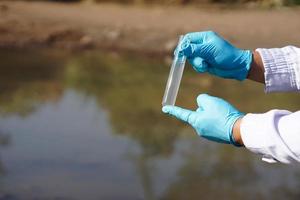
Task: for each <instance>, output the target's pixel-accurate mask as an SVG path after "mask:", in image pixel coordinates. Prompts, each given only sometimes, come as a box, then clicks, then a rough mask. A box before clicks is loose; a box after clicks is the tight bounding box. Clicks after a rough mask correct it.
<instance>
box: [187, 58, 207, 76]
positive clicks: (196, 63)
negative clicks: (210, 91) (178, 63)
mask: <svg viewBox="0 0 300 200" xmlns="http://www.w3.org/2000/svg"><path fill="white" fill-rule="evenodd" d="M188 61H189V62H190V64H191V65H192V66H193V68H194V70H196V71H197V72H200V73H204V72H207V71H208V64H207V62H205V61H204V60H203V59H202V58H200V57H194V58H189V59H188Z"/></svg>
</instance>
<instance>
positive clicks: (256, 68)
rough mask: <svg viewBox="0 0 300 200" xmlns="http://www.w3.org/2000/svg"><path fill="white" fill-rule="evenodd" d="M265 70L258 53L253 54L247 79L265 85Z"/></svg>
mask: <svg viewBox="0 0 300 200" xmlns="http://www.w3.org/2000/svg"><path fill="white" fill-rule="evenodd" d="M264 73H265V68H264V65H263V62H262V59H261V56H260V54H259V53H258V52H257V51H253V52H252V63H251V67H250V70H249V73H248V76H247V79H250V80H253V81H256V82H260V83H263V84H264V83H265V76H264Z"/></svg>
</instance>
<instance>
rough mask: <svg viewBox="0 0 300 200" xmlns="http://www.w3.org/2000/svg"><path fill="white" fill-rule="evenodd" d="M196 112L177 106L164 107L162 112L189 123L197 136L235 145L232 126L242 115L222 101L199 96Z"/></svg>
mask: <svg viewBox="0 0 300 200" xmlns="http://www.w3.org/2000/svg"><path fill="white" fill-rule="evenodd" d="M197 104H198V109H197V110H196V111H192V110H187V109H183V108H180V107H177V106H164V107H163V108H162V111H163V112H164V113H167V114H169V115H171V116H174V117H176V118H178V119H180V120H182V121H184V122H187V123H189V124H190V125H191V126H192V127H193V128H194V129H195V130H196V131H197V133H198V135H200V136H202V137H204V138H206V139H209V140H212V141H215V142H221V143H227V144H228V143H230V144H234V145H236V146H239V145H237V144H236V143H235V141H234V139H233V137H232V129H233V125H234V123H235V122H236V120H237V119H239V118H240V117H243V116H244V114H243V113H241V112H239V111H238V110H237V109H236V108H235V107H233V106H232V105H231V104H229V103H228V102H226V101H224V100H223V99H220V98H217V97H213V96H209V95H207V94H201V95H199V96H198V97H197Z"/></svg>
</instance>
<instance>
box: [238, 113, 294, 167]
mask: <svg viewBox="0 0 300 200" xmlns="http://www.w3.org/2000/svg"><path fill="white" fill-rule="evenodd" d="M241 137H242V140H243V142H244V145H245V146H246V147H247V148H248V149H249V150H250V151H252V152H254V153H258V154H261V155H263V160H264V161H267V162H276V161H279V162H282V163H293V162H300V111H298V112H295V113H291V112H289V111H287V110H271V111H269V112H267V113H264V114H247V115H245V116H244V118H243V119H242V123H241Z"/></svg>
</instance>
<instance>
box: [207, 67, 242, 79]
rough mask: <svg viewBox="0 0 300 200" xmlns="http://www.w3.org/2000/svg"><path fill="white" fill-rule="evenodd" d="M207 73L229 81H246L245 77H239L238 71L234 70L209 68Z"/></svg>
mask: <svg viewBox="0 0 300 200" xmlns="http://www.w3.org/2000/svg"><path fill="white" fill-rule="evenodd" d="M207 71H208V72H209V73H210V74H214V75H216V76H221V77H223V78H229V79H237V80H243V79H245V77H242V76H237V75H236V74H237V72H238V70H234V69H229V70H226V69H219V68H209V69H207Z"/></svg>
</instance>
